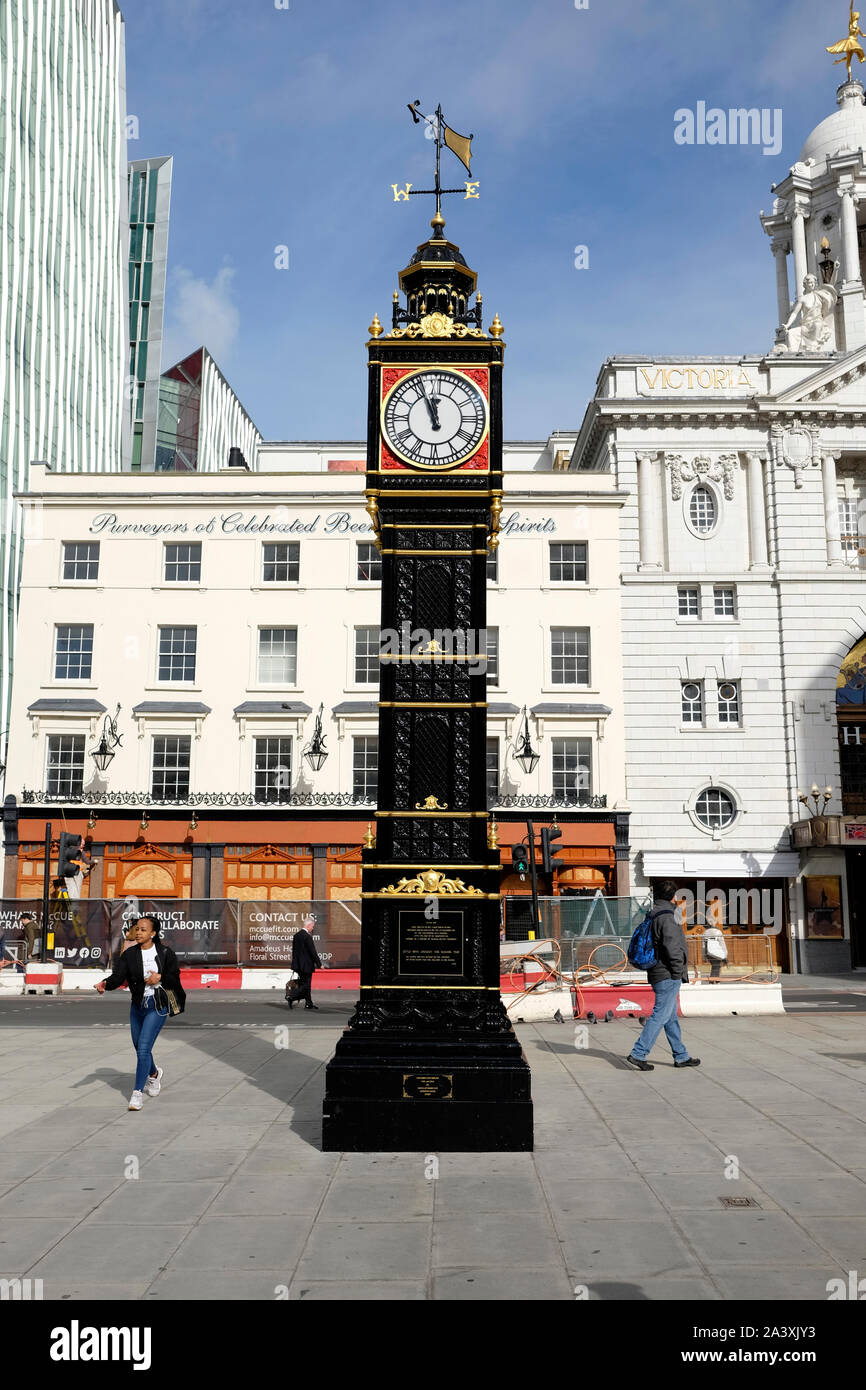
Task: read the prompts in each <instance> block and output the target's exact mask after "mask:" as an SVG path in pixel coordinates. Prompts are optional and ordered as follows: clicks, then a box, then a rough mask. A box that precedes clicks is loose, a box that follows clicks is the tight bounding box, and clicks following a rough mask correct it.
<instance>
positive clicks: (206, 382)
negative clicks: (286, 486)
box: [155, 348, 262, 473]
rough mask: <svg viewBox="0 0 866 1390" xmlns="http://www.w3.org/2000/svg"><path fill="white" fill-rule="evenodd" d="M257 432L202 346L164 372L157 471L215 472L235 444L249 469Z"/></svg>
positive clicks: (255, 451)
mask: <svg viewBox="0 0 866 1390" xmlns="http://www.w3.org/2000/svg"><path fill="white" fill-rule="evenodd" d="M261 442H262V437H261V435H260V434H259V431H258V430H257V429H256V427H255V425H254V424H253V422H252V420H251V419H250V417H249V415H247V413H246V411H245V410H244V408H243V406H242V405H241V403H240V401H239V400H238V398H237V396H236V395H235V393H234V391H233V390H232V388H231V387H230V386H229V384H228V382H227V381H226V379H225V377H224V376H223V374H222V372H221V371H220V369H219V367H218V366H217V364H216V363H215V362H214V360H213V358H212V357H211V355H210V353H209V352H208V350H207V348H198V349H197V350H196V351H195V352H192V353H190V355H189V357H185V358H184V360H183V361H182V362H178V363H177V365H176V366H174V367H171V368H170V369H169V370H168V371H167V372H164V373H163V375H162V378H161V380H160V387H159V421H158V427H157V432H156V464H155V467H156V471H157V472H158V473H187V472H192V473H216V472H218V471H219V469H220V468H225V467H226V465H227V463H228V457H229V450H230V449H233V448H234V449H240V451H241V453H242V454H243V456H244V458H245V459H246V462H247V464H248V465H249V467H250V468H251V469H254V468H255V466H256V459H257V456H258V451H259V445H260V444H261Z"/></svg>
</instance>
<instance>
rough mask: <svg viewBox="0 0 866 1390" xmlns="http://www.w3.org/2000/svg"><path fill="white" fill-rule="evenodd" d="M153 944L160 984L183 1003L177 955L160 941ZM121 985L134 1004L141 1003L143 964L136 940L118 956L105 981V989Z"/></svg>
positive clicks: (183, 997)
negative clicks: (127, 990) (160, 977)
mask: <svg viewBox="0 0 866 1390" xmlns="http://www.w3.org/2000/svg"><path fill="white" fill-rule="evenodd" d="M155 944H156V959H157V961H158V962H159V973H160V975H161V976H162V979H161V980H160V984H162V985H164V986H165V988H166V989H173V990H174V991H175V992H176V993H177V994H178V996H179V997H180V1001H181V1004H183V1002H184V1000H185V999H186V995H185V993H184V991H183V989H182V987H181V983H180V966H179V965H178V962H177V956H176V955H175V953H174V951H173V950H172V949H171V947H170V946H166V945H164V943H163V942H162V941H157V942H156V943H155ZM121 985H127V986H128V987H129V992H130V994H131V996H132V1002H133V1003H134V1004H141V1003H142V1001H143V999H144V989H145V985H144V966H143V965H142V963H141V947H140V946H139V945H138V943H137V942H136V944H135V945H134V946H130V947H129V948H128V950H126V951H124V953H123V955H122V956H119V957H118V959H117V963H116V965H115V967H114V969H113V970H112V972H111V974H110V975H109V977H108V979H107V980H106V981H105V988H106V989H120V987H121Z"/></svg>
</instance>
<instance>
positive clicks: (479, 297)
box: [475, 290, 482, 304]
mask: <svg viewBox="0 0 866 1390" xmlns="http://www.w3.org/2000/svg"><path fill="white" fill-rule="evenodd" d="M475 300H476V303H478V304H480V303H481V302H482V301H481V291H480V290H479V291H478V293H477V294H476V296H475Z"/></svg>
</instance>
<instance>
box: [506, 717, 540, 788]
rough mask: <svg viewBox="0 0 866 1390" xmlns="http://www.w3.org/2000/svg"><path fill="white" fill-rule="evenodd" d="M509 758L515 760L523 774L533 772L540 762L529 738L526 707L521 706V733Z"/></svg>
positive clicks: (538, 754) (538, 755)
mask: <svg viewBox="0 0 866 1390" xmlns="http://www.w3.org/2000/svg"><path fill="white" fill-rule="evenodd" d="M511 756H512V757H513V758H516V759H517V761H518V762H519V763H520V766H521V767H522V768H523V771H524V772H527V773H528V772H534V771H535V769H536V767H537V766H538V764H539V762H540V760H541V754H540V753H536V751H535V749H534V748H533V746H532V740H531V739H530V737H529V715H528V714H527V713H526V706H525V705H524V706H523V732H522V733H521V734H520V735H519V738H518V742H517V747H516V748H515V749H514V751H513V752H512V754H511Z"/></svg>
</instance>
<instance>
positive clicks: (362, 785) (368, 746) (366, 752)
mask: <svg viewBox="0 0 866 1390" xmlns="http://www.w3.org/2000/svg"><path fill="white" fill-rule="evenodd" d="M378 785H379V740H378V739H377V738H369V737H365V738H355V739H353V740H352V796H353V797H354V798H355V800H356V801H375V800H376V793H377V791H378Z"/></svg>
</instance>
